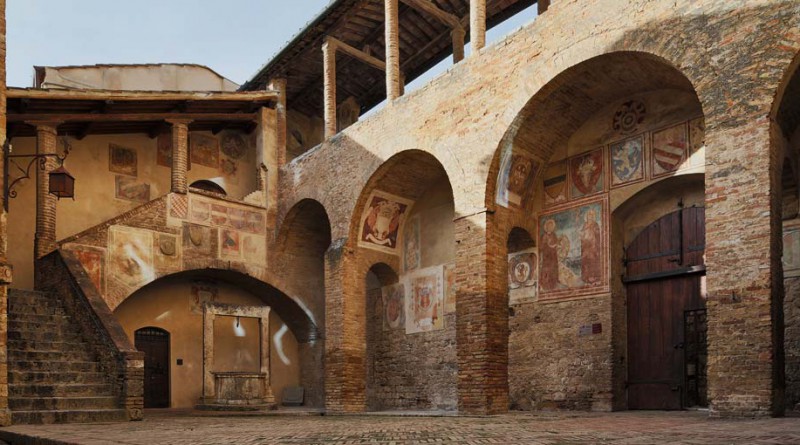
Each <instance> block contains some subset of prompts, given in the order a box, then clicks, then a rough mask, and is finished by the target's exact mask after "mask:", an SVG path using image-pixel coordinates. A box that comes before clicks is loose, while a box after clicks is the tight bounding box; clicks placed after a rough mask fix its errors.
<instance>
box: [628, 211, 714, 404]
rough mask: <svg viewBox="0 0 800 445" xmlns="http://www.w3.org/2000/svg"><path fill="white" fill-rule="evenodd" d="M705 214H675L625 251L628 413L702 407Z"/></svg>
mask: <svg viewBox="0 0 800 445" xmlns="http://www.w3.org/2000/svg"><path fill="white" fill-rule="evenodd" d="M704 251H705V212H704V209H703V208H702V207H691V208H687V209H680V210H678V211H676V212H674V213H671V214H669V215H666V216H664V217H662V218H660V219H659V220H658V221H656V222H654V223H652V224H651V225H649V226H648V227H647V228H645V229H644V230H643V231H642V232H641V233H640V234H639V235H638V236H637V237H636V239H635V240H634V241H633V242H632V243H631V244H630V245H629V246H628V248H627V249H626V251H625V264H626V276H625V282H626V289H627V299H628V311H627V315H628V381H627V387H628V408H629V409H665V410H676V409H683V408H688V407H694V406H698V407H700V406H707V404H708V402H707V398H706V363H707V345H706V313H705V299H704V297H703V295H702V285H703V280H704V276H705V265H704V263H703V253H704Z"/></svg>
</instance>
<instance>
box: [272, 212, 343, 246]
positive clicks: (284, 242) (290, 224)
mask: <svg viewBox="0 0 800 445" xmlns="http://www.w3.org/2000/svg"><path fill="white" fill-rule="evenodd" d="M330 244H331V223H330V219H329V218H328V212H327V211H326V210H325V206H324V205H322V204H321V203H320V202H319V201H317V200H315V199H312V198H303V199H300V200H299V201H297V202H296V203H295V204H294V205H292V206H291V207H290V208H289V211H287V212H286V215H285V216H284V217H283V219H282V221H281V222H280V223H279V226H278V230H277V239H276V242H275V247H276V249H277V251H278V252H280V253H285V252H286V251H288V250H292V249H296V248H300V247H310V248H311V250H312V251H313V252H314V253H317V254H319V255H322V254H324V253H325V250H327V248H328V246H330Z"/></svg>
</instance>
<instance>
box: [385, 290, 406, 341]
mask: <svg viewBox="0 0 800 445" xmlns="http://www.w3.org/2000/svg"><path fill="white" fill-rule="evenodd" d="M381 300H382V301H383V330H384V331H390V330H394V329H400V328H403V327H404V326H405V323H406V317H405V312H406V311H405V285H403V283H397V284H393V285H391V286H384V287H383V288H382V289H381Z"/></svg>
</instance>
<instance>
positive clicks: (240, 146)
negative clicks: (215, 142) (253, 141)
mask: <svg viewBox="0 0 800 445" xmlns="http://www.w3.org/2000/svg"><path fill="white" fill-rule="evenodd" d="M220 145H221V147H222V153H223V154H224V155H225V156H227V157H229V158H231V159H242V158H243V157H244V155H245V154H246V153H247V148H248V144H247V141H245V139H244V138H243V137H242V135H241V134H239V133H234V132H229V133H225V134H223V135H222V143H221V144H220Z"/></svg>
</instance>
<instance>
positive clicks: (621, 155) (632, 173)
mask: <svg viewBox="0 0 800 445" xmlns="http://www.w3.org/2000/svg"><path fill="white" fill-rule="evenodd" d="M609 150H610V152H611V154H610V158H611V185H612V186H616V185H624V184H629V183H632V182H636V181H640V180H643V179H644V160H643V153H644V140H643V138H642V137H641V136H638V137H635V138H632V139H627V140H624V141H622V142H618V143H616V144H612V145H611V148H610V149H609Z"/></svg>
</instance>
